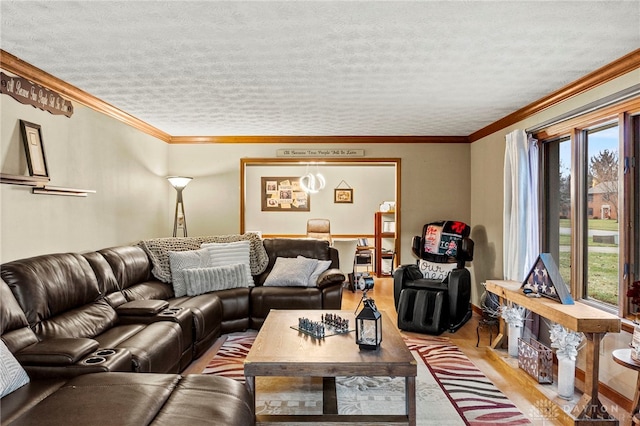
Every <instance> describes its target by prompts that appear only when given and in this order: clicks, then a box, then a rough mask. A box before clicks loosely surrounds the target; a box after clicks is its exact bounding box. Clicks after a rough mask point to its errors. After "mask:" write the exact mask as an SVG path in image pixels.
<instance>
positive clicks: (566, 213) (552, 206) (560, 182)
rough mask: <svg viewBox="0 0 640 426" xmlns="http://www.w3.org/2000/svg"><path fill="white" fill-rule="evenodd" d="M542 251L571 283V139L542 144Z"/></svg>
mask: <svg viewBox="0 0 640 426" xmlns="http://www.w3.org/2000/svg"><path fill="white" fill-rule="evenodd" d="M545 158H546V160H545V167H544V169H545V182H546V184H545V186H546V190H545V197H544V201H543V202H544V203H545V209H546V214H545V220H546V221H547V226H546V238H545V251H547V252H549V253H551V255H552V256H553V258H554V260H555V261H556V263H557V264H558V269H559V270H560V275H561V276H562V279H563V280H564V282H565V283H566V284H567V285H570V283H571V140H570V139H568V138H563V139H560V140H556V141H552V142H548V143H545Z"/></svg>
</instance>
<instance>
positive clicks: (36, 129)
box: [20, 120, 49, 177]
mask: <svg viewBox="0 0 640 426" xmlns="http://www.w3.org/2000/svg"><path fill="white" fill-rule="evenodd" d="M20 130H21V131H22V141H23V142H24V149H25V153H26V154H27V165H28V166H29V175H30V176H42V177H49V170H48V169H47V159H46V157H45V155H44V145H43V144H42V132H41V130H40V125H38V124H33V123H29V122H28V121H24V120H20Z"/></svg>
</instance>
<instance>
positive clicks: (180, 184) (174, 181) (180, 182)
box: [167, 176, 193, 189]
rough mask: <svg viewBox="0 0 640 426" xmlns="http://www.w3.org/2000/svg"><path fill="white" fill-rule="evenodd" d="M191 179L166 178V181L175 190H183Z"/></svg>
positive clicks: (181, 177)
mask: <svg viewBox="0 0 640 426" xmlns="http://www.w3.org/2000/svg"><path fill="white" fill-rule="evenodd" d="M192 179H193V178H191V177H186V176H168V177H167V180H168V181H169V183H170V184H171V186H173V187H174V188H175V189H183V188H184V187H185V186H187V185H188V184H189V182H191V180H192Z"/></svg>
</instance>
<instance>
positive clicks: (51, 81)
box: [0, 49, 171, 142]
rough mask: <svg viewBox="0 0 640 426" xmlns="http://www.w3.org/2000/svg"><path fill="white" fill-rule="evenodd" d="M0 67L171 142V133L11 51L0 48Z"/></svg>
mask: <svg viewBox="0 0 640 426" xmlns="http://www.w3.org/2000/svg"><path fill="white" fill-rule="evenodd" d="M0 68H2V69H3V70H5V71H8V72H10V73H12V74H16V75H19V76H21V77H24V78H26V79H28V80H31V81H32V82H34V83H36V84H39V85H41V86H44V87H47V88H49V89H51V90H54V91H56V92H58V93H60V94H61V95H62V96H64V97H65V98H67V99H70V100H72V101H75V102H78V103H80V104H82V105H85V106H87V107H89V108H91V109H93V110H95V111H98V112H101V113H103V114H106V115H107V116H109V117H113V118H115V119H116V120H119V121H122V122H123V123H125V124H128V125H129V126H131V127H134V128H136V129H138V130H140V131H142V132H144V133H146V134H148V135H151V136H153V137H156V138H158V139H161V140H163V141H165V142H169V140H170V138H171V135H169V134H168V133H166V132H163V131H162V130H159V129H157V128H155V127H153V126H151V125H149V124H147V123H145V122H144V121H142V120H140V119H138V118H136V117H134V116H132V115H131V114H128V113H126V112H124V111H122V110H121V109H118V108H116V107H114V106H113V105H111V104H108V103H106V102H104V101H103V100H101V99H98V98H97V97H95V96H93V95H91V94H89V93H87V92H85V91H84V90H81V89H79V88H77V87H75V86H73V85H71V84H69V83H67V82H65V81H62V80H60V79H59V78H57V77H54V76H52V75H51V74H49V73H47V72H45V71H43V70H41V69H40V68H37V67H35V66H33V65H31V64H29V63H27V62H25V61H23V60H22V59H20V58H18V57H16V56H14V55H12V54H11V53H9V52H6V51H4V50H1V49H0Z"/></svg>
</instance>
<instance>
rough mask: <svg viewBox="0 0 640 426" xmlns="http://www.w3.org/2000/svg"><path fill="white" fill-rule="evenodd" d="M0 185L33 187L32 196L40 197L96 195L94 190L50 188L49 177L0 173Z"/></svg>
mask: <svg viewBox="0 0 640 426" xmlns="http://www.w3.org/2000/svg"><path fill="white" fill-rule="evenodd" d="M0 183H4V184H7V185H20V186H30V187H32V189H31V193H32V194H39V195H66V196H68V197H86V196H87V195H88V194H95V192H96V191H95V190H93V189H78V188H64V187H61V186H49V185H47V183H49V178H48V177H42V176H25V175H11V174H7V173H0Z"/></svg>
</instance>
